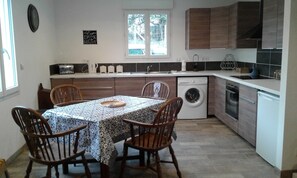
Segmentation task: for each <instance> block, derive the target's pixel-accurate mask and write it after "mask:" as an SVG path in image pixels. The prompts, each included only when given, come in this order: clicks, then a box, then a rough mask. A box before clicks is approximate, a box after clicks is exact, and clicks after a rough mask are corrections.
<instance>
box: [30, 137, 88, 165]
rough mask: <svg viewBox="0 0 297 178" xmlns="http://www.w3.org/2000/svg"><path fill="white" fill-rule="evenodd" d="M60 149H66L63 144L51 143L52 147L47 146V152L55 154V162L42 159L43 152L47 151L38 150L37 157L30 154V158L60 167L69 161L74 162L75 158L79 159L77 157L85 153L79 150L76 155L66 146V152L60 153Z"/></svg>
mask: <svg viewBox="0 0 297 178" xmlns="http://www.w3.org/2000/svg"><path fill="white" fill-rule="evenodd" d="M59 147H60V149H61V148H63V147H64V145H63V144H57V143H56V142H51V144H50V147H49V146H47V147H46V151H47V152H51V151H52V152H53V157H54V159H53V160H50V161H49V160H48V159H43V158H42V151H43V152H44V151H45V149H43V150H42V151H41V150H38V152H35V155H31V153H29V157H30V158H31V159H32V160H34V161H36V162H38V163H41V164H49V165H54V164H56V165H58V164H62V163H65V162H67V161H69V160H74V159H75V158H77V155H83V154H84V153H85V150H77V152H76V153H74V152H73V151H72V150H71V149H69V147H67V146H65V149H64V152H63V153H60V152H59Z"/></svg>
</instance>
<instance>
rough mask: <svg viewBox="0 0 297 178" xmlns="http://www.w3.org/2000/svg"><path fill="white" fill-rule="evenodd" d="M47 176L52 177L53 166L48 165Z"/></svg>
mask: <svg viewBox="0 0 297 178" xmlns="http://www.w3.org/2000/svg"><path fill="white" fill-rule="evenodd" d="M46 177H47V178H51V177H52V171H51V166H47V171H46Z"/></svg>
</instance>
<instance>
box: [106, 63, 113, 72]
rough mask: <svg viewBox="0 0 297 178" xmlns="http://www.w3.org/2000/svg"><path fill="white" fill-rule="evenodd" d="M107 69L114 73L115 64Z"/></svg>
mask: <svg viewBox="0 0 297 178" xmlns="http://www.w3.org/2000/svg"><path fill="white" fill-rule="evenodd" d="M107 70H108V73H114V66H112V65H110V66H108V68H107Z"/></svg>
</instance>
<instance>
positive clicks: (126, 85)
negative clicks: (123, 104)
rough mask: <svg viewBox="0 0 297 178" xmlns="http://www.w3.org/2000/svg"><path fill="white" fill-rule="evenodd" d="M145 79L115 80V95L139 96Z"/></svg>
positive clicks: (126, 78)
mask: <svg viewBox="0 0 297 178" xmlns="http://www.w3.org/2000/svg"><path fill="white" fill-rule="evenodd" d="M144 84H145V77H125V78H115V95H128V96H140V95H141V91H142V87H143V86H144Z"/></svg>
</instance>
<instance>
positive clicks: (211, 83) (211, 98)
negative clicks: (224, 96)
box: [207, 76, 215, 115]
mask: <svg viewBox="0 0 297 178" xmlns="http://www.w3.org/2000/svg"><path fill="white" fill-rule="evenodd" d="M207 103H208V105H207V115H214V114H215V77H213V76H209V77H208V101H207Z"/></svg>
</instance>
